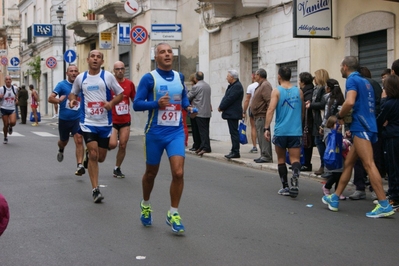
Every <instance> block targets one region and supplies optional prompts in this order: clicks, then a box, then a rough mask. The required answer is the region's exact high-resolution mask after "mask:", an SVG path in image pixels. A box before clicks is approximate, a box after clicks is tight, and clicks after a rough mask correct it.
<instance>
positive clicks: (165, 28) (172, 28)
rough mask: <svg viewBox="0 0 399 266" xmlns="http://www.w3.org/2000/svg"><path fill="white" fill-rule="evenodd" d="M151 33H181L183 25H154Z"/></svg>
mask: <svg viewBox="0 0 399 266" xmlns="http://www.w3.org/2000/svg"><path fill="white" fill-rule="evenodd" d="M151 31H154V32H181V24H152V25H151Z"/></svg>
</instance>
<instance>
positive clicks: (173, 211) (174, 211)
mask: <svg viewBox="0 0 399 266" xmlns="http://www.w3.org/2000/svg"><path fill="white" fill-rule="evenodd" d="M169 212H170V214H171V215H173V214H175V213H178V211H177V208H173V207H172V206H171V207H170V210H169Z"/></svg>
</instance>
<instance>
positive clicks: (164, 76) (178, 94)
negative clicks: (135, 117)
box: [133, 69, 190, 134]
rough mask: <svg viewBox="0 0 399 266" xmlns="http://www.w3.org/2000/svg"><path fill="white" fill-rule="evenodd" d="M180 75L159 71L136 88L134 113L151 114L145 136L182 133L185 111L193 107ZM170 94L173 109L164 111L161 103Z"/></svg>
mask: <svg viewBox="0 0 399 266" xmlns="http://www.w3.org/2000/svg"><path fill="white" fill-rule="evenodd" d="M183 79H184V78H182V76H181V74H179V73H178V72H176V71H173V70H171V71H163V70H160V69H156V70H153V71H151V72H150V73H147V74H145V75H144V76H143V77H142V79H141V80H140V83H139V85H138V87H137V92H136V97H135V99H134V102H133V109H134V110H135V111H145V110H148V111H149V112H148V121H147V125H146V127H145V132H146V133H152V134H168V133H170V132H175V131H176V130H182V129H183V121H182V109H185V108H187V107H188V106H189V105H190V103H189V101H188V98H187V93H186V90H185V88H184V85H183ZM166 93H168V95H169V97H170V105H169V106H167V107H165V108H163V109H161V108H160V107H159V105H158V100H159V99H160V98H161V97H162V96H164V95H165V94H166Z"/></svg>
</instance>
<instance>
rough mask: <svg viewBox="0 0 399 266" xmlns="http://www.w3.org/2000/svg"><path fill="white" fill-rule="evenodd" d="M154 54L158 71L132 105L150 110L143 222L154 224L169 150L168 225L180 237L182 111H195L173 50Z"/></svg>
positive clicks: (148, 78)
mask: <svg viewBox="0 0 399 266" xmlns="http://www.w3.org/2000/svg"><path fill="white" fill-rule="evenodd" d="M154 51H155V57H154V58H155V61H156V63H157V69H156V70H153V71H151V72H150V73H147V74H145V75H144V76H143V77H142V79H141V80H140V83H139V85H138V88H137V92H136V97H135V99H134V102H133V109H134V110H135V111H146V110H148V121H147V124H146V126H145V151H144V152H145V159H146V171H145V173H144V175H143V179H142V187H143V200H142V201H141V203H140V207H141V217H140V219H141V222H142V224H143V225H144V226H151V225H152V216H151V211H152V210H151V204H150V195H151V191H152V189H153V187H154V181H155V178H156V176H157V173H158V170H159V164H160V162H161V157H162V154H163V151H164V150H166V153H167V155H168V157H169V161H170V166H171V172H172V182H171V185H170V199H171V207H170V210H169V211H168V213H167V216H166V223H167V224H168V225H170V226H171V228H172V231H173V232H175V233H177V234H181V233H183V232H184V230H185V229H184V226H183V224H182V223H181V217H180V215H179V213H178V206H179V203H180V198H181V195H182V193H183V186H184V180H183V173H184V158H185V146H184V138H185V136H184V129H183V122H182V110H183V109H186V110H187V111H188V112H192V111H193V108H192V107H191V106H190V103H189V100H188V98H187V94H186V91H185V89H184V83H183V82H184V77H183V75H182V74H179V73H178V72H176V71H173V70H172V62H173V51H172V47H171V46H170V45H169V44H167V43H160V44H157V45H156V46H155V49H154Z"/></svg>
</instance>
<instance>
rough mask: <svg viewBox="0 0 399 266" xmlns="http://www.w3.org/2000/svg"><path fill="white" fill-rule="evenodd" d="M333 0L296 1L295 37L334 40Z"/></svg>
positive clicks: (294, 3)
mask: <svg viewBox="0 0 399 266" xmlns="http://www.w3.org/2000/svg"><path fill="white" fill-rule="evenodd" d="M331 2H332V0H294V1H293V5H294V8H293V10H294V37H305V38H306V37H307V38H309V37H313V38H332V8H331Z"/></svg>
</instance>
